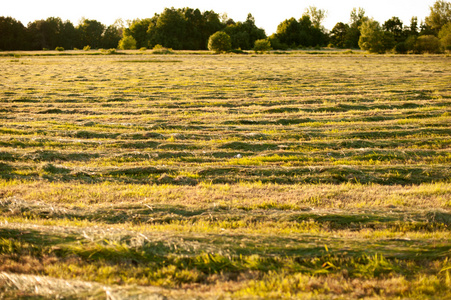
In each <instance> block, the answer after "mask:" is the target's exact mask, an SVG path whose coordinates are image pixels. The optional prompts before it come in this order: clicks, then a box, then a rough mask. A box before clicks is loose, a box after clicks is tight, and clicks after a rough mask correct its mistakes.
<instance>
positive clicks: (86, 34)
mask: <svg viewBox="0 0 451 300" xmlns="http://www.w3.org/2000/svg"><path fill="white" fill-rule="evenodd" d="M77 30H78V31H79V33H80V38H81V43H82V46H83V47H84V46H91V48H93V49H96V48H99V47H100V46H101V44H102V35H103V32H104V31H105V25H103V24H102V23H100V22H98V21H96V20H89V19H82V21H81V23H80V24H79V25H78V27H77Z"/></svg>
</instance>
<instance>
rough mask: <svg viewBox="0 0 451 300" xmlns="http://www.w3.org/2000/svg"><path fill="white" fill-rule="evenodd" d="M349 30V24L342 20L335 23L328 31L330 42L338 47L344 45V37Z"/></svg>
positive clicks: (343, 46)
mask: <svg viewBox="0 0 451 300" xmlns="http://www.w3.org/2000/svg"><path fill="white" fill-rule="evenodd" d="M348 30H349V25H348V24H344V23H342V22H339V23H337V24H336V25H335V26H334V28H333V29H332V31H331V32H330V41H331V43H332V44H333V45H334V46H335V47H338V48H345V47H346V37H347V33H348Z"/></svg>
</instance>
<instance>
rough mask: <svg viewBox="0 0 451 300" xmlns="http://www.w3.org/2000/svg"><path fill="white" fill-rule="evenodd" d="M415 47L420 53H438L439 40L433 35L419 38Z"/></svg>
mask: <svg viewBox="0 0 451 300" xmlns="http://www.w3.org/2000/svg"><path fill="white" fill-rule="evenodd" d="M415 46H416V47H415V48H416V50H417V51H418V52H420V53H440V40H439V39H438V38H436V37H435V36H433V35H422V36H419V37H418V39H417V42H416V45H415Z"/></svg>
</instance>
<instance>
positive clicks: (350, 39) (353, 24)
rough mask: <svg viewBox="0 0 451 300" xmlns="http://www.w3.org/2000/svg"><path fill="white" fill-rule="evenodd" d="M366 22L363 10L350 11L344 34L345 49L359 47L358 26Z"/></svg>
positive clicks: (354, 9)
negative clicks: (347, 26) (346, 29)
mask: <svg viewBox="0 0 451 300" xmlns="http://www.w3.org/2000/svg"><path fill="white" fill-rule="evenodd" d="M366 20H368V18H367V17H366V16H365V10H364V9H363V8H360V7H359V8H358V9H357V8H353V9H352V11H351V18H350V24H349V30H348V31H347V32H346V42H345V47H346V48H358V47H359V39H360V26H361V25H362V24H363V22H364V21H366Z"/></svg>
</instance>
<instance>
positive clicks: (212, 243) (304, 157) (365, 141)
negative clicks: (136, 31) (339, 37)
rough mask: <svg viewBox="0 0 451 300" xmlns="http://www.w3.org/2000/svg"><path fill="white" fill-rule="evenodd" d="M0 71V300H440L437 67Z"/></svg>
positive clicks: (240, 61)
mask: <svg viewBox="0 0 451 300" xmlns="http://www.w3.org/2000/svg"><path fill="white" fill-rule="evenodd" d="M149 56H150V55H142V54H141V55H134V54H129V55H127V56H124V55H120V56H115V55H114V56H113V55H99V56H73V55H71V56H32V55H31V56H22V57H19V58H17V59H14V60H12V59H11V58H10V57H7V56H4V57H0V68H1V72H0V74H1V75H0V76H1V77H0V78H1V79H0V103H1V107H0V117H1V119H2V121H1V124H0V210H1V217H0V222H1V227H0V261H1V262H0V295H1V297H2V298H5V299H13V298H14V299H16V298H27V297H34V298H37V299H40V298H42V299H44V298H45V299H47V298H50V299H53V298H58V297H63V298H96V299H97V298H105V299H122V298H130V299H134V298H145V297H147V298H150V299H164V298H169V299H171V298H181V297H184V298H196V299H197V298H201V299H203V298H205V299H207V298H215V299H217V298H223V299H227V298H250V299H253V298H306V299H308V298H312V299H329V298H337V299H349V298H369V299H373V298H374V299H378V298H384V299H385V298H396V299H399V298H401V299H429V298H434V299H447V298H449V297H450V296H451V290H450V286H451V279H450V276H451V275H450V273H451V261H450V249H451V243H450V225H451V182H450V180H449V178H450V172H451V168H450V162H451V154H450V144H451V139H450V136H451V135H450V133H451V129H450V124H451V122H450V121H451V109H450V95H451V89H450V86H449V82H451V69H450V68H451V67H450V66H451V64H450V63H449V57H446V56H433V55H431V56H428V55H426V56H380V55H378V56H375V55H374V56H373V55H363V54H351V55H349V54H346V55H343V54H329V55H321V56H316V55H307V54H303V53H297V54H280V55H247V56H240V55H214V56H213V55H202V54H197V55H188V54H185V53H183V52H181V53H178V54H174V55H160V56H157V55H152V56H151V58H149Z"/></svg>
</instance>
